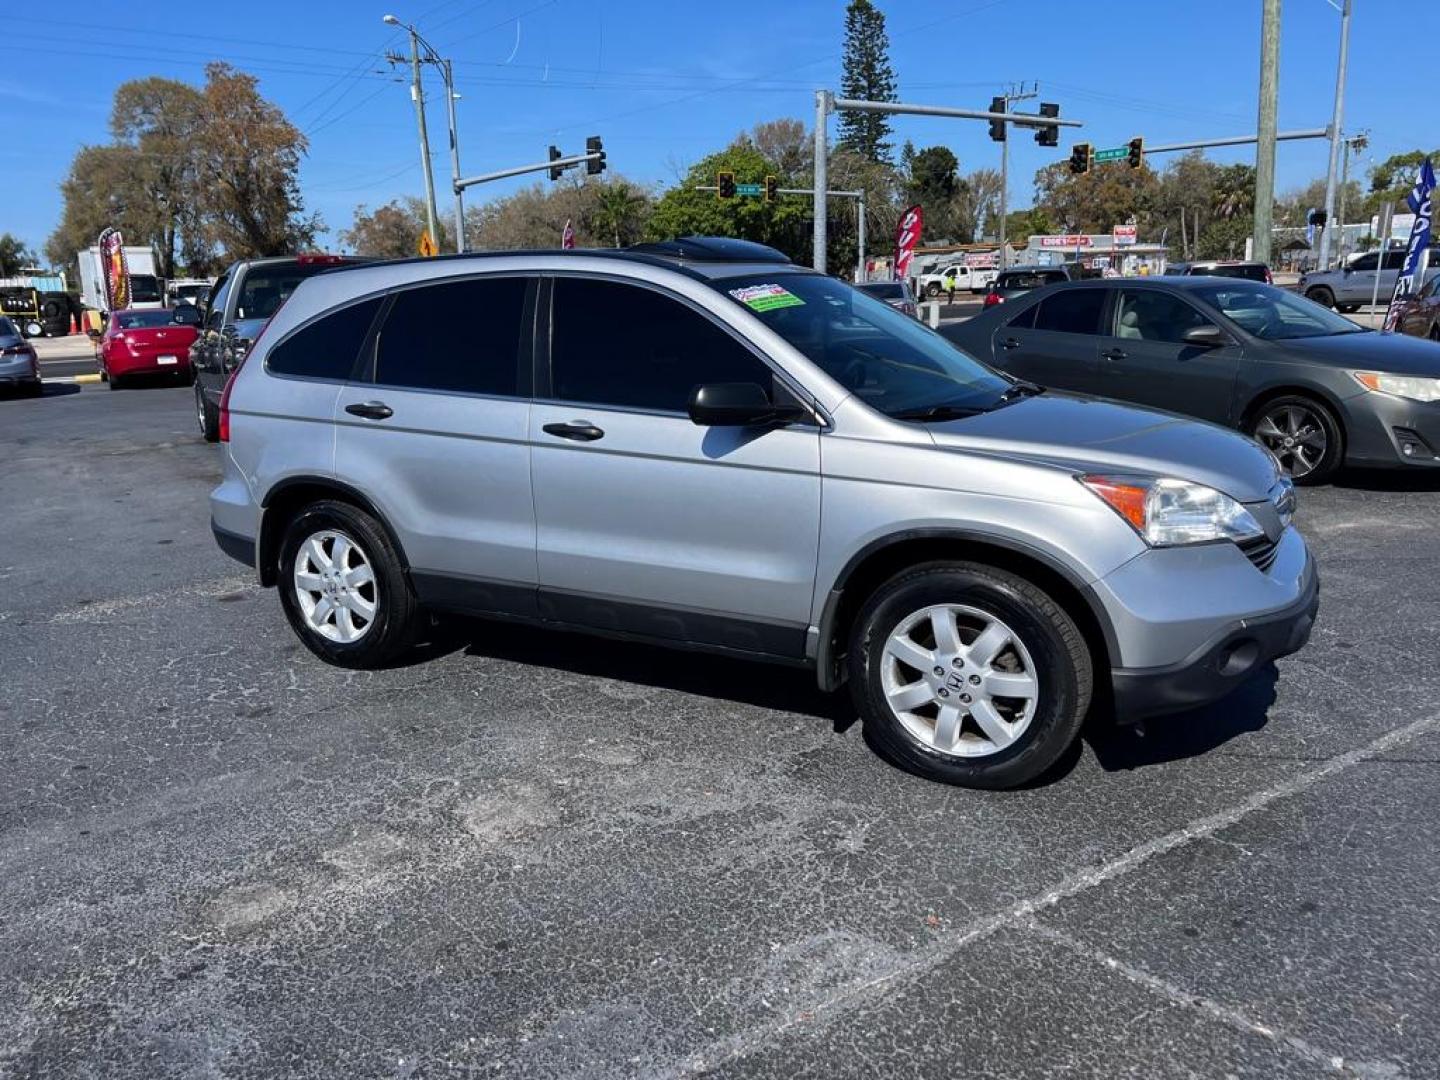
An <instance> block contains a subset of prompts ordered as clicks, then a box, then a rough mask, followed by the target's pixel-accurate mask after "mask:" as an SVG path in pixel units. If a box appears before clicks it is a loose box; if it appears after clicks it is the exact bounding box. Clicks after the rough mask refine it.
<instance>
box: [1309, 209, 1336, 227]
mask: <svg viewBox="0 0 1440 1080" xmlns="http://www.w3.org/2000/svg"><path fill="white" fill-rule="evenodd" d="M1329 220H1330V215H1329V214H1327V213H1325V211H1324V210H1311V211H1310V213H1308V214H1306V215H1305V224H1306V225H1314V226H1315V227H1316V228H1317V229H1323V228H1324V227H1325V222H1327V221H1329Z"/></svg>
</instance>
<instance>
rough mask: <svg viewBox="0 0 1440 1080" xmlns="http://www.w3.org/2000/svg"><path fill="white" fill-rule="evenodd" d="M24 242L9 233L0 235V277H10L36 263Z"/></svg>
mask: <svg viewBox="0 0 1440 1080" xmlns="http://www.w3.org/2000/svg"><path fill="white" fill-rule="evenodd" d="M36 261H37V260H36V258H35V256H34V254H33V253H32V252H31V251H30V250H29V249H28V248H26V246H25V242H24V241H23V240H21V239H20V238H19V237H17V236H12V235H11V234H10V233H8V232H7V233H0V277H10V276H12V275H14V274H18V273H20V271H21V270H22V269H23V268H24V267H27V266H33V265H34V264H35V262H36Z"/></svg>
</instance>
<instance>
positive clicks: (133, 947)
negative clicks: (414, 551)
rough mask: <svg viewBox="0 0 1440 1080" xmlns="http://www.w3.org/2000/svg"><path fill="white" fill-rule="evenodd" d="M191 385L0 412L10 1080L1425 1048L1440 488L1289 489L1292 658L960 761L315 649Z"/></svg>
mask: <svg viewBox="0 0 1440 1080" xmlns="http://www.w3.org/2000/svg"><path fill="white" fill-rule="evenodd" d="M191 406H192V398H191V392H190V391H189V390H188V389H183V388H156V389H134V390H125V391H121V392H117V393H110V392H108V391H107V390H106V389H105V388H104V387H102V386H95V385H88V386H84V387H80V386H75V385H69V386H58V385H56V386H51V387H49V388H48V390H47V393H46V395H45V396H44V397H43V398H41V399H38V400H33V401H31V400H0V462H3V468H0V508H3V514H0V686H3V694H0V769H3V772H0V777H3V781H4V783H3V791H4V798H3V799H0V912H3V913H4V915H3V918H0V1076H16V1077H31V1076H65V1077H72V1076H78V1077H157V1076H186V1077H189V1076H197V1077H198V1076H228V1075H235V1076H240V1075H243V1076H266V1077H270V1076H277V1077H278V1076H285V1077H290V1076H320V1075H325V1076H366V1077H370V1076H374V1077H392V1076H393V1077H430V1076H440V1075H450V1074H456V1075H481V1076H489V1075H495V1076H517V1075H524V1076H586V1077H609V1076H637V1077H673V1076H692V1075H715V1076H755V1077H758V1076H784V1077H796V1076H815V1077H827V1078H831V1077H873V1076H887V1077H888V1076H894V1077H901V1076H907V1077H908V1076H934V1077H959V1076H965V1077H1053V1076H1064V1077H1107V1078H1108V1077H1136V1078H1146V1080H1153V1078H1160V1077H1264V1078H1273V1077H1310V1076H1356V1077H1367V1078H1377V1080H1379V1078H1383V1080H1398V1078H1421V1077H1430V1076H1435V1075H1436V1074H1437V1064H1436V1063H1437V1061H1440V851H1437V841H1436V833H1435V823H1436V820H1437V817H1440V668H1437V666H1436V664H1435V656H1436V651H1435V641H1436V638H1437V635H1440V575H1437V574H1436V572H1435V571H1436V555H1435V541H1434V537H1435V535H1436V532H1437V528H1440V483H1436V482H1433V481H1431V482H1425V480H1424V478H1421V479H1418V480H1417V479H1415V478H1400V479H1395V478H1386V477H1383V476H1382V477H1353V476H1352V477H1347V478H1346V479H1345V481H1344V483H1343V484H1341V485H1339V486H1336V487H1333V488H1327V489H1322V490H1314V491H1306V492H1304V493H1303V495H1302V500H1301V510H1300V514H1299V523H1300V526H1301V527H1302V528H1303V529H1304V530H1305V532H1306V533H1307V535H1308V537H1309V538H1310V540H1311V542H1312V544H1313V547H1314V550H1315V552H1316V554H1317V557H1318V559H1319V561H1320V567H1321V574H1322V578H1323V593H1322V606H1321V614H1320V621H1319V624H1318V626H1317V629H1316V633H1315V637H1314V639H1313V641H1312V643H1311V644H1310V646H1309V647H1308V648H1307V649H1305V650H1304V651H1303V652H1301V653H1300V654H1298V655H1297V656H1295V657H1292V658H1290V659H1287V660H1284V661H1282V662H1281V663H1280V664H1279V665H1278V668H1277V669H1275V670H1274V671H1273V672H1269V673H1267V674H1266V675H1263V676H1261V677H1259V678H1258V679H1257V680H1256V681H1254V682H1252V683H1251V684H1249V685H1247V686H1246V687H1245V688H1244V689H1243V690H1242V691H1240V692H1239V693H1237V694H1236V695H1235V696H1233V697H1232V698H1231V699H1229V700H1227V701H1225V702H1222V703H1220V704H1218V705H1216V706H1213V707H1210V708H1208V709H1206V710H1203V711H1201V712H1197V713H1191V714H1187V715H1184V716H1180V717H1175V718H1171V719H1169V720H1166V721H1157V722H1154V723H1152V724H1150V725H1149V726H1148V728H1147V729H1146V730H1145V732H1144V734H1143V735H1141V734H1139V733H1136V732H1134V731H1130V730H1120V731H1117V730H1114V729H1112V728H1110V727H1108V726H1106V725H1103V724H1098V723H1097V724H1095V725H1092V729H1091V731H1090V734H1089V737H1088V738H1087V740H1086V742H1085V744H1084V746H1083V748H1082V749H1081V751H1080V753H1079V754H1078V755H1077V756H1076V757H1074V758H1073V759H1072V760H1069V761H1067V762H1066V763H1065V766H1064V768H1063V769H1062V770H1060V771H1059V772H1058V773H1057V774H1056V775H1055V776H1053V777H1050V778H1049V779H1048V781H1047V782H1046V783H1043V784H1040V785H1037V786H1035V787H1033V788H1032V789H1030V790H1026V791H1019V792H1011V793H1005V794H992V793H980V792H972V791H961V790H954V789H948V788H944V787H940V786H937V785H935V784H932V783H928V782H925V781H922V780H918V779H915V778H913V777H910V776H908V775H906V774H904V773H901V772H899V771H897V770H895V769H894V768H892V767H890V766H889V765H887V764H885V763H883V762H882V761H881V760H879V759H878V758H877V757H876V756H875V755H874V754H873V753H872V752H871V751H870V750H869V749H868V748H867V746H866V744H865V742H864V741H863V739H862V738H861V733H860V731H859V729H858V726H856V725H853V724H852V722H851V716H850V713H849V710H848V708H847V706H846V703H845V701H844V700H843V699H829V698H826V697H823V696H821V695H819V694H818V693H817V692H816V691H815V690H814V688H813V682H812V681H811V680H810V679H809V678H808V677H807V676H806V675H805V674H803V673H798V672H793V671H789V670H786V669H780V668H768V667H763V666H755V665H747V664H742V663H738V662H734V661H729V660H722V659H716V658H710V657H703V656H691V655H686V654H678V653H669V652H665V651H662V650H658V649H648V648H643V647H639V646H633V645H622V644H614V643H607V642H602V641H595V640H590V639H586V638H580V637H574V636H570V635H565V634H558V633H546V632H541V631H531V630H518V629H516V628H513V627H506V626H489V625H486V624H483V623H466V624H459V625H457V626H456V627H455V629H454V630H453V631H452V633H451V634H450V635H449V636H448V637H446V638H444V639H442V640H441V641H440V642H438V643H437V644H436V645H434V646H433V647H432V648H431V649H430V650H429V651H428V654H427V657H428V658H427V659H425V662H418V663H416V664H414V665H412V666H406V667H401V668H397V669H394V670H390V671H386V672H379V673H356V672H345V671H340V670H337V669H332V668H327V667H325V666H323V665H321V664H320V663H319V662H318V661H317V660H315V659H313V658H312V657H311V656H310V654H309V653H308V652H306V651H304V650H303V648H302V647H301V646H300V645H299V644H298V642H297V641H296V640H295V639H294V638H293V636H292V635H291V633H290V631H289V629H288V628H287V626H286V624H285V621H284V618H283V616H282V614H281V611H280V606H279V603H278V600H277V599H276V597H275V596H274V594H273V593H271V592H267V591H263V590H260V589H258V588H256V587H255V586H254V585H253V584H252V583H251V581H250V580H249V578H248V577H247V576H246V574H245V572H244V569H243V568H242V567H240V566H239V565H238V564H236V563H233V562H231V561H229V560H228V559H226V558H225V557H224V556H223V555H222V554H221V553H220V552H219V551H218V550H217V549H216V548H215V546H214V543H213V541H212V539H211V536H210V532H209V525H208V516H207V515H208V512H207V508H206V503H205V496H206V494H207V492H208V490H209V488H210V487H211V486H212V485H213V483H214V482H215V481H216V479H217V478H218V475H219V457H218V455H219V451H218V450H217V448H215V447H213V446H207V445H205V444H204V443H202V442H201V441H200V438H199V435H198V433H197V432H196V430H195V425H194V421H193V418H192V416H191Z"/></svg>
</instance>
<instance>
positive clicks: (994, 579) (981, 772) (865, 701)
mask: <svg viewBox="0 0 1440 1080" xmlns="http://www.w3.org/2000/svg"><path fill="white" fill-rule="evenodd" d="M847 662H848V664H849V668H850V671H849V675H850V687H851V693H852V694H853V696H854V699H855V704H856V707H857V708H858V709H859V711H860V714H861V718H862V719H863V721H864V724H865V732H866V734H867V736H869V737H870V739H871V741H872V743H873V744H874V745H875V746H876V748H877V749H878V750H880V751H881V752H882V753H884V754H885V755H886V756H887V757H889V758H890V759H891V760H893V761H895V762H896V763H897V764H899V765H900V766H901V767H902V768H905V769H908V770H909V771H911V772H915V773H918V774H919V775H921V776H925V777H928V778H930V779H932V780H939V781H942V782H944V783H947V784H957V785H960V786H962V787H974V788H1008V787H1014V786H1016V785H1018V784H1023V783H1025V782H1026V781H1028V780H1032V779H1034V778H1035V777H1037V776H1039V775H1041V774H1042V773H1044V772H1045V770H1047V769H1049V768H1050V767H1051V766H1052V765H1054V764H1055V762H1056V761H1057V760H1059V758H1060V756H1061V755H1062V754H1064V752H1065V751H1066V749H1067V748H1068V747H1069V746H1070V745H1071V744H1072V743H1073V742H1074V741H1075V739H1076V737H1077V736H1078V735H1079V732H1080V725H1081V723H1082V722H1083V720H1084V717H1085V711H1086V709H1087V708H1088V707H1089V704H1090V695H1091V690H1092V685H1093V680H1094V674H1093V671H1092V669H1091V662H1090V653H1089V651H1088V649H1087V648H1086V646H1085V642H1084V640H1083V638H1082V637H1081V634H1080V631H1079V628H1078V627H1077V626H1076V625H1075V622H1074V620H1072V619H1071V618H1070V616H1069V615H1068V614H1066V612H1065V611H1064V609H1063V608H1061V607H1060V606H1059V605H1058V604H1056V603H1055V601H1054V600H1053V599H1051V598H1050V596H1048V595H1047V594H1046V593H1045V592H1043V591H1042V590H1041V589H1039V588H1037V587H1036V586H1034V585H1032V584H1031V583H1030V582H1028V581H1026V580H1025V579H1024V578H1021V577H1019V576H1017V575H1015V574H1012V573H1010V572H1008V571H1004V570H998V569H995V568H994V567H989V566H984V565H981V564H977V563H963V562H954V563H929V564H926V565H922V566H917V567H915V568H914V569H911V570H908V571H905V572H904V573H902V574H899V575H897V576H895V577H894V578H891V579H890V581H888V582H886V583H885V584H884V585H883V586H881V587H880V588H879V589H878V590H877V591H876V592H875V594H874V595H873V596H871V597H870V599H869V600H868V601H867V602H866V603H865V606H864V607H863V609H862V610H861V612H860V615H859V617H858V618H857V619H856V622H855V629H854V631H853V633H852V636H851V641H850V647H849V651H848V660H847Z"/></svg>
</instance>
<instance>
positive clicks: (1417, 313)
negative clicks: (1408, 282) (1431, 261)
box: [1395, 274, 1440, 342]
mask: <svg viewBox="0 0 1440 1080" xmlns="http://www.w3.org/2000/svg"><path fill="white" fill-rule="evenodd" d="M1396 312H1397V314H1396V322H1395V329H1397V330H1399V331H1400V332H1401V333H1402V334H1412V335H1414V336H1415V337H1428V338H1429V339H1430V340H1431V341H1435V342H1440V274H1437V275H1436V276H1435V277H1432V278H1431V279H1430V280H1429V281H1427V282H1426V283H1425V284H1424V285H1423V286H1422V287H1421V289H1420V291H1419V292H1417V293H1416V294H1415V295H1414V296H1407V297H1406V298H1405V299H1404V300H1401V301H1400V303H1399V304H1398V305H1397V307H1396Z"/></svg>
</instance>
